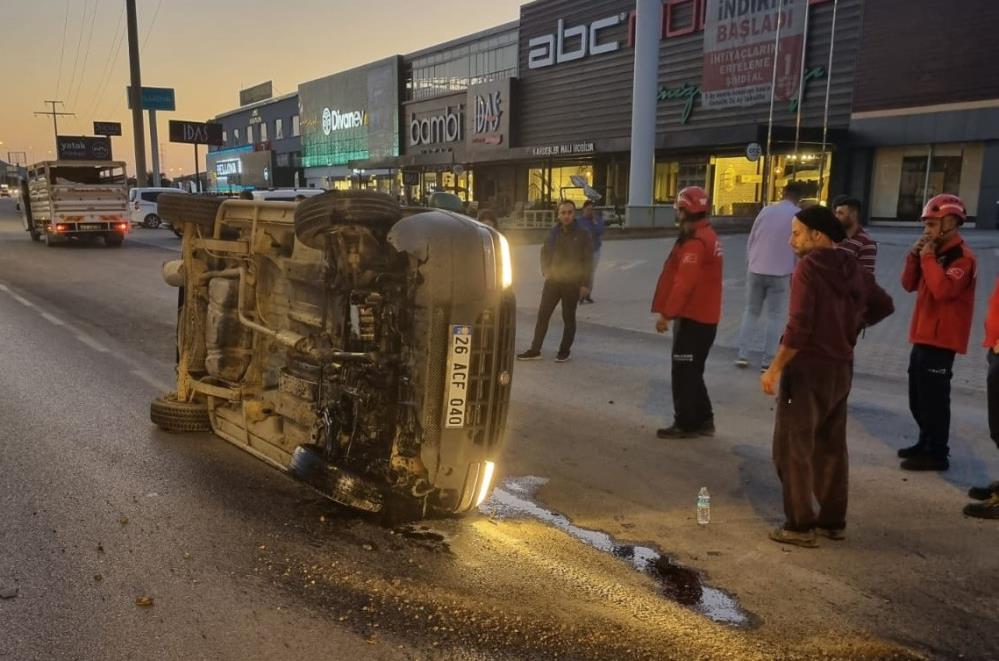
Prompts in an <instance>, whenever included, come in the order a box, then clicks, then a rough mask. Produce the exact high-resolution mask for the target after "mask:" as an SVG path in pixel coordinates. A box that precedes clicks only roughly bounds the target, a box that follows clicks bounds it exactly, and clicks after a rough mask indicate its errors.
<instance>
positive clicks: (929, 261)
mask: <svg viewBox="0 0 999 661" xmlns="http://www.w3.org/2000/svg"><path fill="white" fill-rule="evenodd" d="M922 218H923V225H924V231H923V235H922V236H921V237H920V238H919V240H918V241H916V243H915V245H913V247H912V250H911V251H910V252H909V254H908V256H906V258H905V269H904V270H903V271H902V288H903V289H905V291H908V292H917V294H916V308H915V310H914V311H913V314H912V323H911V325H910V326H909V342H910V343H912V353H911V354H910V356H909V410H910V411H911V412H912V417H913V418H915V420H916V424H917V425H918V426H919V440H918V441H917V442H916V444H915V445H913V446H911V447H907V448H902V449H901V450H899V451H898V456H899V457H901V458H902V459H903V460H904V461H903V462H902V468H903V469H905V470H910V471H945V470H947V469H948V468H949V467H950V461H949V459H948V458H947V457H948V455H949V454H950V450H949V448H948V441H949V437H950V380H951V377H952V376H953V367H954V355H955V354H957V353H967V351H968V337H969V335H970V334H971V317H972V315H973V314H974V309H975V279H976V273H977V263H976V261H975V255H974V253H972V252H971V249H970V248H968V246H967V245H966V244H965V243H964V239H962V238H961V235H960V234H959V233H958V227H960V226H961V225H962V224H963V223H964V221H965V220H967V218H968V214H967V211H966V210H965V206H964V202H962V201H961V198H959V197H957V196H956V195H950V194H946V193H945V194H942V195H937V196H935V197H933V198H931V199H930V200H929V201H928V202H927V203H926V206H925V207H924V208H923V216H922Z"/></svg>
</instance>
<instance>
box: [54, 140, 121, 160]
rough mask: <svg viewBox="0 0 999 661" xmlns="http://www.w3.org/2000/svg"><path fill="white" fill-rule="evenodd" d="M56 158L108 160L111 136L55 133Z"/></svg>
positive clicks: (109, 158) (109, 157)
mask: <svg viewBox="0 0 999 661" xmlns="http://www.w3.org/2000/svg"><path fill="white" fill-rule="evenodd" d="M56 158H58V159H59V160H60V161H110V160H111V138H108V137H101V138H95V137H91V136H84V135H79V136H77V135H57V136H56Z"/></svg>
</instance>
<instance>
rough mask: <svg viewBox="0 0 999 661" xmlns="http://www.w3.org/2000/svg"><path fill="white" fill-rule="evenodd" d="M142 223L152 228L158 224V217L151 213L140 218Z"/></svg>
mask: <svg viewBox="0 0 999 661" xmlns="http://www.w3.org/2000/svg"><path fill="white" fill-rule="evenodd" d="M142 224H143V225H144V226H145V227H147V228H149V229H151V230H154V229H156V228H157V227H159V226H160V217H159V216H157V215H156V214H155V213H151V214H149V215H148V216H146V217H145V218H143V219H142Z"/></svg>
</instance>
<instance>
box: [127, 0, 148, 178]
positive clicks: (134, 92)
mask: <svg viewBox="0 0 999 661" xmlns="http://www.w3.org/2000/svg"><path fill="white" fill-rule="evenodd" d="M125 9H126V13H127V14H128V61H129V65H130V66H129V68H130V69H131V74H132V75H131V81H132V84H131V87H129V95H130V96H131V99H130V101H131V106H132V135H133V137H134V138H135V184H136V186H139V187H144V186H147V185H148V182H147V181H146V136H145V132H146V131H145V127H144V126H143V125H142V74H141V69H140V68H139V28H138V25H137V23H138V20H137V19H136V15H135V0H125ZM153 139H154V140H155V138H153Z"/></svg>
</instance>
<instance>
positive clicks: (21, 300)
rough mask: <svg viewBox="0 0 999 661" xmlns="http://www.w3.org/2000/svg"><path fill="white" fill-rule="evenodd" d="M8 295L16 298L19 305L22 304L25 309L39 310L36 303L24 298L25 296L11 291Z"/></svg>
mask: <svg viewBox="0 0 999 661" xmlns="http://www.w3.org/2000/svg"><path fill="white" fill-rule="evenodd" d="M8 293H9V294H10V295H11V296H12V297H13V298H14V300H15V301H17V302H18V303H20V304H21V305H23V306H24V307H26V308H33V309H35V310H37V309H38V307H37V306H36V305H35V304H34V303H32V302H31V301H29V300H28V299H26V298H24V297H23V296H19V295H18V294H15V293H14V292H12V291H9V292H8Z"/></svg>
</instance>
